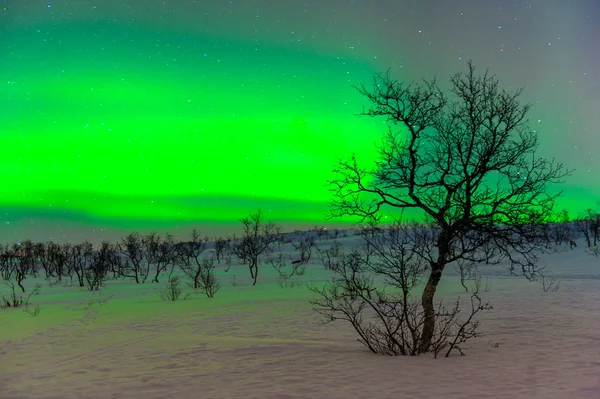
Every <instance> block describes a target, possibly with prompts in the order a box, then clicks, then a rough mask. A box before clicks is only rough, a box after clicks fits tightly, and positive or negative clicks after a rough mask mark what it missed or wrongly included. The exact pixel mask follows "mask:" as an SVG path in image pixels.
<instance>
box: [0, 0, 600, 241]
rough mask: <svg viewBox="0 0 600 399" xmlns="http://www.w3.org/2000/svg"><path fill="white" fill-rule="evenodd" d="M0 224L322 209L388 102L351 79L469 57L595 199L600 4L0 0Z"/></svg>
mask: <svg viewBox="0 0 600 399" xmlns="http://www.w3.org/2000/svg"><path fill="white" fill-rule="evenodd" d="M0 12H1V13H0V178H1V184H0V191H1V192H0V242H12V241H15V240H22V239H25V238H32V239H35V240H43V241H46V240H49V239H52V240H54V241H59V242H64V241H75V242H80V241H82V240H83V239H90V240H92V241H96V242H97V241H99V240H101V239H105V238H109V239H113V240H114V239H115V238H117V237H121V236H122V235H124V234H125V233H127V232H129V231H131V230H138V231H142V232H145V231H151V230H154V231H157V232H166V231H170V232H172V233H174V234H175V235H176V236H181V235H183V234H187V232H189V231H190V230H191V229H192V228H195V227H196V228H199V230H200V231H201V233H203V234H208V235H211V236H212V235H214V234H227V233H239V231H240V224H239V222H238V220H239V219H240V218H242V217H244V216H246V215H248V214H249V213H251V212H253V211H255V210H256V209H257V208H259V207H262V209H263V210H264V211H265V214H266V215H267V217H268V218H270V219H272V220H273V221H275V222H278V223H279V224H281V225H282V226H284V227H286V228H287V229H290V228H294V227H303V226H304V227H308V226H313V225H316V224H318V225H324V215H325V214H326V213H327V210H328V207H327V201H328V200H329V199H330V194H329V192H328V191H327V185H326V180H327V179H328V178H330V177H331V176H332V175H331V169H332V167H333V166H334V165H335V163H336V160H337V159H338V158H340V157H345V156H348V155H350V154H351V153H353V152H355V153H356V154H357V157H358V159H359V162H360V163H364V164H365V165H369V162H371V163H372V161H373V160H374V155H375V143H376V142H378V141H379V139H380V138H381V137H382V135H383V134H384V133H385V131H386V127H385V124H384V121H383V120H378V119H371V118H367V117H359V116H356V114H357V113H359V112H360V111H361V109H362V106H363V105H366V102H365V101H364V99H363V98H362V97H361V96H360V95H359V94H358V93H357V91H356V90H355V89H354V88H353V87H352V85H356V84H360V83H362V82H367V83H368V82H370V81H371V79H372V77H373V75H374V74H375V73H377V72H384V71H385V70H386V69H388V68H390V69H391V73H392V75H393V77H394V78H396V79H399V80H402V81H407V82H409V81H412V80H415V79H420V78H428V79H429V78H432V77H434V76H436V75H437V77H438V80H439V82H440V83H441V84H442V86H446V85H447V82H448V78H449V76H450V74H452V73H456V72H459V71H466V61H467V60H469V59H471V60H473V62H474V63H475V66H476V67H477V68H478V70H479V72H483V71H484V70H485V69H486V68H489V69H490V72H491V73H493V74H496V75H497V77H498V78H499V79H500V84H501V86H502V87H503V88H506V89H512V90H514V89H516V88H518V87H521V86H525V92H524V95H523V98H524V100H525V101H527V102H531V103H532V104H533V105H534V106H533V108H532V110H531V111H530V114H529V117H530V123H531V126H532V128H533V129H535V130H536V131H537V132H538V134H539V140H540V149H539V155H540V156H543V157H546V158H552V157H556V158H557V159H558V160H559V161H561V162H563V163H564V164H565V167H567V168H569V169H576V170H575V172H573V174H572V176H571V177H569V178H567V180H566V183H565V184H564V185H563V186H562V187H561V188H562V189H563V190H564V198H563V199H561V200H560V202H559V207H560V208H566V209H568V210H569V211H570V212H571V214H572V215H576V214H577V213H578V212H579V211H582V210H583V209H585V208H588V207H596V201H597V200H600V177H599V174H600V167H599V162H600V129H599V128H598V121H599V118H598V113H599V112H600V85H599V82H600V47H599V46H600V44H599V43H600V2H598V1H597V0H586V1H578V0H574V1H559V0H534V1H527V2H522V1H510V2H508V1H481V0H468V1H440V0H438V1H433V0H414V1H407V0H386V1H378V0H355V1H349V0H345V1H342V0H320V1H316V2H308V3H307V2H302V1H295V0H270V1H269V0H254V1H242V0H231V1H230V0H219V1H216V0H196V1H192V0H170V1H167V0H165V1H151V0H125V1H109V0H105V1H92V0H72V1H45V2H43V1H32V0H3V1H2V0H0Z"/></svg>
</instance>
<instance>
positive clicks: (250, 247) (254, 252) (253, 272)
mask: <svg viewBox="0 0 600 399" xmlns="http://www.w3.org/2000/svg"><path fill="white" fill-rule="evenodd" d="M241 222H242V225H243V226H244V233H243V235H242V237H241V238H240V240H239V242H235V243H234V244H233V246H232V252H233V254H234V255H235V256H237V257H238V258H240V259H242V260H244V259H246V260H248V268H249V269H250V276H251V277H252V281H253V282H252V285H256V280H257V278H258V257H259V256H260V255H261V254H262V253H263V252H265V251H266V250H267V249H268V248H269V247H270V246H271V244H273V243H274V242H276V241H277V240H278V239H279V235H280V234H281V229H280V227H279V226H276V225H275V224H274V223H272V222H268V223H263V220H262V211H261V210H260V209H259V210H258V211H256V213H253V214H251V215H250V216H249V217H246V218H244V219H242V220H241Z"/></svg>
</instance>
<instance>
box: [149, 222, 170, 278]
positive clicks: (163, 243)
mask: <svg viewBox="0 0 600 399" xmlns="http://www.w3.org/2000/svg"><path fill="white" fill-rule="evenodd" d="M146 246H147V248H148V261H149V262H151V263H154V265H155V266H156V274H155V275H154V278H153V279H152V282H153V283H158V277H159V276H160V273H162V272H164V271H165V270H167V268H168V267H169V266H171V273H169V276H171V275H172V274H173V270H174V268H175V266H176V262H175V260H176V259H177V256H176V255H177V254H176V251H175V240H174V239H173V236H172V235H171V234H168V233H167V234H166V235H165V236H164V237H162V238H161V237H160V236H159V235H157V234H154V233H152V234H149V235H148V236H147V237H146Z"/></svg>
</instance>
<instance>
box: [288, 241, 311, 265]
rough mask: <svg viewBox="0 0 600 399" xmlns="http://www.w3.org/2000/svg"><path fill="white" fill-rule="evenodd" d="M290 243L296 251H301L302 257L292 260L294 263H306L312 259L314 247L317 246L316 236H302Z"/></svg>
mask: <svg viewBox="0 0 600 399" xmlns="http://www.w3.org/2000/svg"><path fill="white" fill-rule="evenodd" d="M290 244H292V246H293V247H294V249H295V250H296V251H298V252H300V259H298V260H295V261H292V263H294V264H295V263H301V264H306V263H308V262H309V261H310V257H311V255H312V249H313V247H314V246H315V236H313V235H312V234H311V235H307V236H300V237H299V238H298V239H297V240H292V242H291V243H290Z"/></svg>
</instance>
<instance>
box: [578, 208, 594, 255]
mask: <svg viewBox="0 0 600 399" xmlns="http://www.w3.org/2000/svg"><path fill="white" fill-rule="evenodd" d="M590 226H591V220H590V219H589V218H588V217H587V215H586V214H579V215H577V219H575V228H577V230H579V231H580V232H581V233H583V236H584V237H585V242H586V244H587V247H588V248H590V247H591V246H592V240H591V239H590V233H591V229H590Z"/></svg>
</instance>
